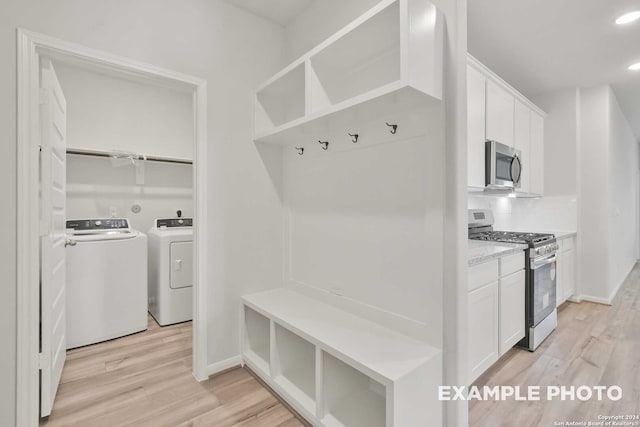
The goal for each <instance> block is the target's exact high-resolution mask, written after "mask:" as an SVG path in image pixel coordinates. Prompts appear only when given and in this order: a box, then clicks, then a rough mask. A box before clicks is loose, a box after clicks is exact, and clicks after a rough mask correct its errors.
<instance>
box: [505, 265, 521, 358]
mask: <svg viewBox="0 0 640 427" xmlns="http://www.w3.org/2000/svg"><path fill="white" fill-rule="evenodd" d="M524 296H525V275H524V270H520V271H518V272H517V273H513V274H511V275H509V276H507V277H501V278H500V316H499V317H500V356H502V355H503V354H505V353H506V352H507V351H509V350H510V349H511V347H513V346H514V345H516V344H517V343H518V341H520V340H521V339H522V338H524V335H525V329H524V328H525V325H524V323H525V315H524V300H525V297H524Z"/></svg>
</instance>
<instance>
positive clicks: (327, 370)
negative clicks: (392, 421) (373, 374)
mask: <svg viewBox="0 0 640 427" xmlns="http://www.w3.org/2000/svg"><path fill="white" fill-rule="evenodd" d="M322 385H323V393H324V394H323V399H322V401H323V408H322V412H321V414H322V422H323V423H324V424H325V425H327V426H349V427H385V426H386V425H387V424H386V387H385V386H384V385H382V384H380V383H379V382H377V381H375V380H374V379H372V378H370V377H368V376H366V375H364V374H363V373H362V372H360V371H358V370H356V369H354V368H352V367H351V366H349V365H347V364H346V363H344V362H341V361H340V360H339V359H336V358H335V357H333V356H331V355H330V354H328V353H325V352H323V353H322Z"/></svg>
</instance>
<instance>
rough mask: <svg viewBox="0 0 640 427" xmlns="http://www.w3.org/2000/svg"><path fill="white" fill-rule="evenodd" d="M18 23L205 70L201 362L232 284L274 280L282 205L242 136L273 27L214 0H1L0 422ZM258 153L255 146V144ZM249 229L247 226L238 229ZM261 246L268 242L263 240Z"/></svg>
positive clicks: (227, 335) (275, 57) (232, 349)
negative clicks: (205, 274)
mask: <svg viewBox="0 0 640 427" xmlns="http://www.w3.org/2000/svg"><path fill="white" fill-rule="evenodd" d="M18 26H22V27H24V28H27V29H29V30H32V31H37V32H41V33H45V34H49V35H52V36H55V37H59V38H62V39H65V40H69V41H72V42H76V43H80V44H82V45H85V46H89V47H91V48H94V49H100V50H104V51H107V52H111V53H115V54H118V55H122V56H126V57H129V58H133V59H135V60H137V61H142V62H148V63H151V64H154V65H157V66H161V67H165V68H169V69H174V70H177V71H180V72H183V73H187V74H192V75H196V76H199V77H202V78H205V79H206V80H207V82H208V86H207V87H208V122H207V130H208V138H209V149H208V158H206V159H199V160H200V161H201V162H202V163H201V164H202V165H203V166H204V167H206V168H207V171H208V174H209V184H210V185H209V190H208V202H209V208H210V210H209V212H210V217H209V218H203V219H202V220H204V221H208V222H209V230H210V232H211V235H209V236H205V238H206V239H208V241H209V250H210V253H209V256H210V260H211V264H210V272H211V277H210V280H211V281H210V283H207V284H205V285H206V286H208V287H209V298H210V300H209V301H208V306H209V307H210V312H209V316H210V317H209V321H208V327H209V334H210V335H209V351H208V359H209V362H210V363H213V362H217V361H220V360H224V359H226V358H229V357H231V356H235V355H237V354H238V352H239V348H238V341H239V340H238V336H239V333H238V322H239V316H238V315H237V311H235V310H232V309H231V310H230V309H229V307H234V306H236V307H237V306H239V300H238V295H239V294H241V293H244V292H246V291H251V290H257V289H261V288H267V287H271V286H276V285H278V284H280V283H281V281H282V248H281V246H282V234H283V233H282V207H281V203H280V198H279V194H278V191H277V188H276V187H275V186H274V185H273V184H272V182H271V180H270V177H269V175H268V174H267V172H266V168H267V167H270V168H273V169H278V168H280V166H279V165H278V163H279V162H280V161H281V159H280V157H279V156H274V155H271V153H270V152H269V151H268V150H266V152H264V153H258V152H257V150H256V148H255V145H254V143H253V142H252V140H251V138H252V136H251V126H252V119H251V117H252V93H253V89H254V88H255V87H256V86H257V84H258V83H259V82H261V81H262V80H264V79H266V78H267V77H268V76H269V75H271V74H273V73H275V72H276V71H277V70H278V69H280V68H281V67H282V66H283V65H284V64H285V61H284V58H285V55H284V31H283V30H282V29H281V28H280V27H277V26H275V25H274V24H272V23H269V22H267V21H265V20H262V19H260V18H257V17H255V16H252V15H249V14H247V13H245V12H242V11H240V10H239V9H236V8H234V7H232V6H230V5H227V4H225V3H222V2H219V1H215V0H185V1H181V2H161V3H158V2H157V1H152V0H139V1H136V2H124V1H112V2H104V1H99V0H60V1H57V2H42V1H36V0H5V1H3V2H2V5H1V6H0V55H1V56H2V58H3V63H4V66H3V67H2V68H0V99H1V101H0V129H2V131H3V132H4V134H3V141H4V143H3V153H4V155H3V156H2V159H0V178H1V179H2V183H3V185H2V190H0V191H1V193H0V194H1V196H2V200H4V201H6V203H7V204H8V206H9V208H8V209H7V210H6V211H5V214H4V221H2V225H0V237H1V238H2V241H3V242H6V244H3V245H1V249H0V251H1V252H0V260H1V261H0V271H2V275H3V278H2V283H3V286H0V342H2V343H3V350H2V352H0V378H2V381H0V424H2V425H3V426H4V425H6V426H11V425H13V424H15V417H14V415H15V372H16V363H15V343H16V308H15V305H16V304H15V301H16V255H15V254H16V242H17V234H16V230H15V223H16V211H15V200H16V189H17V186H16V160H15V159H16V157H15V156H16V69H17V67H16V58H17V54H16V28H17V27H18ZM261 154H262V155H261ZM248 236H250V237H251V238H247V237H248ZM265 248H269V250H265Z"/></svg>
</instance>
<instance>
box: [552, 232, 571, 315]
mask: <svg viewBox="0 0 640 427" xmlns="http://www.w3.org/2000/svg"><path fill="white" fill-rule="evenodd" d="M574 243H575V241H574V238H573V237H570V238H567V239H562V240H559V241H558V245H559V246H560V248H559V250H558V255H557V259H558V260H557V261H556V305H558V306H559V305H560V304H562V303H563V302H565V301H566V300H567V299H569V298H570V297H571V296H573V295H574V294H575V293H576V261H575V258H576V257H575V254H576V251H575V250H574Z"/></svg>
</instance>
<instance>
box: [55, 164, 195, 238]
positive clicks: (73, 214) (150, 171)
mask: <svg viewBox="0 0 640 427" xmlns="http://www.w3.org/2000/svg"><path fill="white" fill-rule="evenodd" d="M137 163H138V164H139V163H144V166H143V168H144V183H143V184H136V182H137V181H136V168H137V167H139V166H134V165H132V164H131V163H130V162H123V163H120V161H115V162H114V161H113V160H112V159H107V158H101V157H90V156H78V155H68V156H67V218H69V219H80V218H108V217H111V216H115V217H120V218H129V220H130V224H131V227H133V228H135V229H137V230H140V231H142V232H143V233H146V232H147V231H148V230H149V229H150V228H151V227H152V226H153V223H154V219H156V218H174V217H175V216H176V211H177V210H178V209H180V210H182V214H183V216H184V217H192V216H193V167H192V166H191V165H184V164H171V163H162V162H150V161H146V162H137ZM134 204H135V205H139V206H140V207H141V208H142V210H141V211H140V212H138V213H134V212H133V211H132V206H133V205H134Z"/></svg>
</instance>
